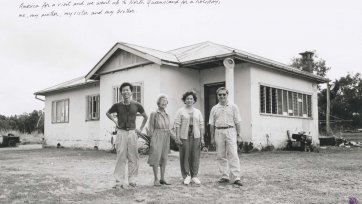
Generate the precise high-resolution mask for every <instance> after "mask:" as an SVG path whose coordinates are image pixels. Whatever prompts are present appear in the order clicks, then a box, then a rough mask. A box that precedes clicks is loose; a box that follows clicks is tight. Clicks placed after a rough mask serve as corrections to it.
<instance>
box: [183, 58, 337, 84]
mask: <svg viewBox="0 0 362 204" xmlns="http://www.w3.org/2000/svg"><path fill="white" fill-rule="evenodd" d="M227 57H234V58H237V59H239V60H243V61H246V62H252V63H256V64H260V65H263V66H268V67H270V68H274V69H277V70H279V71H283V72H286V73H289V74H293V75H298V76H301V77H303V78H307V79H309V80H312V81H315V82H318V83H327V82H329V81H330V80H329V79H327V78H323V77H320V76H316V75H313V74H311V73H307V72H304V71H300V70H297V69H295V68H292V67H289V66H287V65H285V66H281V65H278V64H273V63H270V62H268V61H265V60H262V59H258V58H255V57H252V56H249V55H244V54H241V53H237V52H231V53H227V54H222V55H217V56H212V57H205V58H201V59H196V60H190V61H186V62H182V63H181V65H182V66H192V65H196V64H201V63H204V62H207V61H217V60H220V59H223V58H227Z"/></svg>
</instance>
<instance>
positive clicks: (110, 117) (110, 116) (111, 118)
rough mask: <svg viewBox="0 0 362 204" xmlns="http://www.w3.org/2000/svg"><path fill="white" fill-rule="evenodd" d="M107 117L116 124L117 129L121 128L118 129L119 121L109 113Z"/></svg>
mask: <svg viewBox="0 0 362 204" xmlns="http://www.w3.org/2000/svg"><path fill="white" fill-rule="evenodd" d="M106 115H107V117H108V118H109V119H110V120H111V121H113V122H114V124H116V127H117V128H119V127H118V123H117V121H116V120H115V119H114V118H113V116H112V115H111V114H110V113H109V112H107V113H106Z"/></svg>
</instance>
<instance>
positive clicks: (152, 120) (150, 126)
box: [148, 112, 156, 137]
mask: <svg viewBox="0 0 362 204" xmlns="http://www.w3.org/2000/svg"><path fill="white" fill-rule="evenodd" d="M155 116H156V113H155V112H152V113H151V115H150V120H149V121H148V131H149V132H150V135H149V136H150V137H152V135H153V131H154V130H155Z"/></svg>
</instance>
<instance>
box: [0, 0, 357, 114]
mask: <svg viewBox="0 0 362 204" xmlns="http://www.w3.org/2000/svg"><path fill="white" fill-rule="evenodd" d="M73 1H74V0H73ZM78 1H81V0H78ZM86 1H88V0H86ZM95 1H98V0H95ZM126 1H128V0H126ZM144 1H148V0H144ZM219 1H220V4H219V5H217V6H212V5H198V6H150V7H147V6H138V7H135V10H136V13H134V14H126V15H124V14H123V15H113V16H105V15H103V16H78V17H77V16H75V17H66V16H63V17H48V18H43V19H27V18H20V17H18V14H19V13H21V12H23V10H24V9H20V8H19V5H20V4H21V3H27V4H31V3H37V2H38V3H39V4H41V3H40V2H44V1H36V0H33V1H29V0H21V1H19V0H3V1H2V6H1V8H0V9H1V12H0V18H1V22H0V69H1V77H0V87H1V88H0V101H1V105H0V114H1V115H7V116H10V115H14V114H22V113H24V112H31V111H32V110H34V109H36V110H41V109H43V106H44V103H43V102H42V101H39V100H36V99H35V98H34V95H33V93H34V92H36V91H39V90H42V89H45V88H48V87H50V86H53V85H55V84H58V83H62V82H64V81H67V80H70V79H73V78H76V77H79V76H84V75H86V74H87V73H88V71H90V70H91V69H92V68H93V66H94V65H95V64H96V63H97V62H98V61H99V60H100V59H101V58H102V57H103V56H104V55H105V54H106V52H107V51H108V50H109V49H110V48H111V47H112V46H113V45H114V44H115V43H116V42H119V41H120V42H127V43H133V44H137V45H141V46H145V47H150V48H154V49H158V50H162V51H167V50H171V49H175V48H179V47H182V46H187V45H191V44H195V43H199V42H204V41H212V42H215V43H218V44H223V45H227V46H230V47H233V48H236V49H240V50H243V51H247V52H251V53H253V54H257V55H260V56H262V57H266V58H269V59H273V60H276V61H279V62H282V63H286V64H289V63H290V59H291V58H293V57H296V56H298V53H300V52H302V51H306V50H316V51H317V54H318V56H319V57H321V58H323V59H325V60H326V62H327V66H329V67H332V70H331V71H330V72H329V73H328V75H327V77H328V78H330V79H332V80H334V79H336V78H339V77H341V76H345V75H346V74H347V73H348V72H352V73H356V72H362V60H361V57H362V55H361V54H362V12H361V11H362V1H360V0H350V1H339V0H328V1H327V0H325V1H324V0H320V1H313V0H304V1H290V0H273V1H270V0H264V1H262V0H253V1H243V0H219ZM48 2H49V3H60V2H67V1H65V0H48ZM60 11H61V10H60Z"/></svg>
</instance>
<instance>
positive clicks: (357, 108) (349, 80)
mask: <svg viewBox="0 0 362 204" xmlns="http://www.w3.org/2000/svg"><path fill="white" fill-rule="evenodd" d="M333 83H334V84H335V87H334V89H333V90H331V94H330V99H331V100H330V101H331V112H330V115H331V116H332V121H333V120H334V121H336V122H334V123H332V124H333V127H334V128H333V129H334V130H341V129H342V130H345V129H348V130H351V129H352V130H353V129H358V128H362V105H361V104H362V77H361V74H360V73H357V74H355V75H352V74H350V73H348V74H347V76H345V77H341V78H340V79H338V80H335V81H334V82H333ZM318 106H319V118H320V119H323V118H325V117H326V113H325V110H326V89H323V90H322V91H321V92H320V93H319V95H318ZM321 128H323V126H321Z"/></svg>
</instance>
